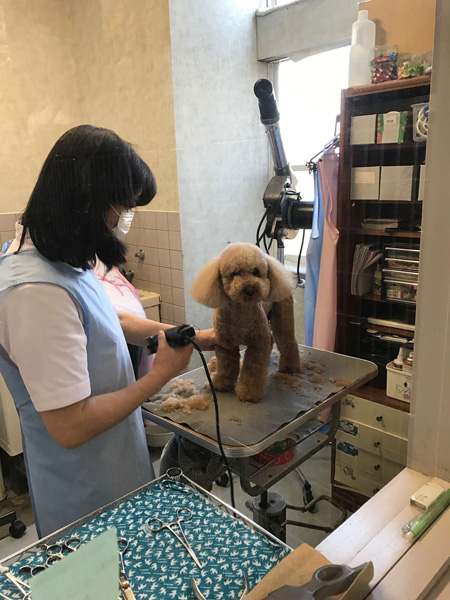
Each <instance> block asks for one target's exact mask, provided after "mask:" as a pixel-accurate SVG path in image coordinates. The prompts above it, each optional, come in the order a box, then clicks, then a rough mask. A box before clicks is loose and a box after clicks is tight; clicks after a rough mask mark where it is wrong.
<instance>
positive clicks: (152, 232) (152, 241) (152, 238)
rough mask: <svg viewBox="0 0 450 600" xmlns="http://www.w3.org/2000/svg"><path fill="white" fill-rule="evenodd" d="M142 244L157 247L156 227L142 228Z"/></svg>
mask: <svg viewBox="0 0 450 600" xmlns="http://www.w3.org/2000/svg"><path fill="white" fill-rule="evenodd" d="M144 246H148V247H149V248H157V247H158V236H157V232H156V229H145V230H144Z"/></svg>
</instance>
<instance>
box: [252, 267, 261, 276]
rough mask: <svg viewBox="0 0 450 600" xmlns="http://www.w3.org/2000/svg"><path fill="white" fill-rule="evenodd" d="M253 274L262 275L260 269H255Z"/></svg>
mask: <svg viewBox="0 0 450 600" xmlns="http://www.w3.org/2000/svg"><path fill="white" fill-rule="evenodd" d="M253 275H254V276H255V277H259V276H260V275H261V273H260V272H259V269H253Z"/></svg>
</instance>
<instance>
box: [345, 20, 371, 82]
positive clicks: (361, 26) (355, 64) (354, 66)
mask: <svg viewBox="0 0 450 600" xmlns="http://www.w3.org/2000/svg"><path fill="white" fill-rule="evenodd" d="M368 17H369V11H368V10H360V11H359V12H358V20H357V21H355V22H354V23H353V25H352V45H351V47H350V69H349V78H348V85H349V87H354V86H356V85H367V84H369V83H370V61H371V60H372V59H373V52H374V48H375V31H376V25H375V23H374V22H373V21H369V18H368Z"/></svg>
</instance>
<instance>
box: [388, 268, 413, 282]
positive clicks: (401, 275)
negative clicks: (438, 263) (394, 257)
mask: <svg viewBox="0 0 450 600" xmlns="http://www.w3.org/2000/svg"><path fill="white" fill-rule="evenodd" d="M383 277H384V280H385V281H389V280H390V281H406V282H408V283H417V282H418V281H419V273H418V271H400V270H398V269H383Z"/></svg>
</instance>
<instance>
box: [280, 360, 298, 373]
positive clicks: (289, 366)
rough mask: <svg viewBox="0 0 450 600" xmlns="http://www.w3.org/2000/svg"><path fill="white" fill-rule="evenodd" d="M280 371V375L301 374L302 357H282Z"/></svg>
mask: <svg viewBox="0 0 450 600" xmlns="http://www.w3.org/2000/svg"><path fill="white" fill-rule="evenodd" d="M278 371H279V372H280V373H291V374H292V373H300V356H298V355H297V356H283V355H282V356H280V362H279V365H278Z"/></svg>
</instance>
